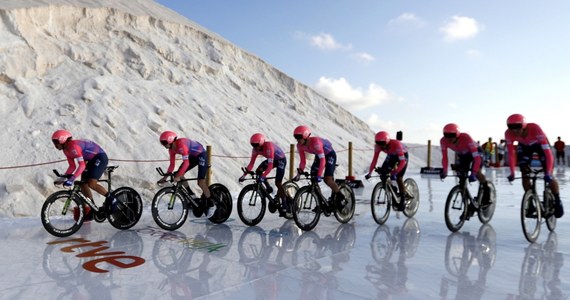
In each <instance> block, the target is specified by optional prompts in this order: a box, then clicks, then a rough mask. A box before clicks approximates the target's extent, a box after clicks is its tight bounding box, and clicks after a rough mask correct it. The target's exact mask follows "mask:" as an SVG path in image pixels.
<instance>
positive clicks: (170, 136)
mask: <svg viewBox="0 0 570 300" xmlns="http://www.w3.org/2000/svg"><path fill="white" fill-rule="evenodd" d="M176 138H177V137H176V133H174V132H172V131H165V132H163V133H162V134H161V135H160V143H161V144H162V145H163V146H166V145H170V144H172V143H174V141H175V140H176Z"/></svg>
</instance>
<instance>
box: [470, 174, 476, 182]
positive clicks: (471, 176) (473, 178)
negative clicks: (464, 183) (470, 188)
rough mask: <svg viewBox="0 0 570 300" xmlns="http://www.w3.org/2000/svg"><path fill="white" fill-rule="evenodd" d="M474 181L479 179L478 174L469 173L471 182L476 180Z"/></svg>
mask: <svg viewBox="0 0 570 300" xmlns="http://www.w3.org/2000/svg"><path fill="white" fill-rule="evenodd" d="M474 181H477V174H473V173H471V175H469V182H474Z"/></svg>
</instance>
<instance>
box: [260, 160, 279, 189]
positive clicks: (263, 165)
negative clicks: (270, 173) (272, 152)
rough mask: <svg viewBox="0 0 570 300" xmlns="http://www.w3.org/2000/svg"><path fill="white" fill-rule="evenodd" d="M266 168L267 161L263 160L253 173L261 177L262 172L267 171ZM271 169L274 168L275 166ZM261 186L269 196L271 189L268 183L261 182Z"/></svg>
mask: <svg viewBox="0 0 570 300" xmlns="http://www.w3.org/2000/svg"><path fill="white" fill-rule="evenodd" d="M268 166H269V161H267V160H264V161H263V162H262V163H260V164H259V166H258V167H257V169H255V173H256V174H257V175H258V176H261V174H263V172H265V170H267V167H268ZM273 167H275V165H274V166H273ZM263 184H264V185H265V189H266V190H267V193H269V194H271V193H273V188H272V187H271V185H270V184H269V182H267V180H266V181H265V182H263Z"/></svg>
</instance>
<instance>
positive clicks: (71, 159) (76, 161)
mask: <svg viewBox="0 0 570 300" xmlns="http://www.w3.org/2000/svg"><path fill="white" fill-rule="evenodd" d="M51 141H52V142H53V145H54V146H55V148H57V149H58V150H62V151H63V154H65V156H66V157H67V162H68V163H69V167H68V168H67V170H66V171H65V175H64V176H62V177H59V178H58V179H56V180H55V182H54V183H55V184H63V186H65V187H71V186H73V183H74V181H75V180H76V179H77V178H78V177H79V176H80V175H81V184H80V188H81V192H82V193H83V195H85V196H86V197H87V198H89V199H91V200H93V194H92V193H91V190H94V191H96V192H97V193H99V194H100V195H102V196H104V197H105V203H104V207H105V209H111V210H112V209H114V206H115V205H116V199H115V197H113V196H112V195H111V193H110V192H109V191H107V189H105V188H104V187H103V186H102V185H100V184H99V183H98V180H99V178H101V176H102V175H103V173H104V172H105V169H106V168H107V164H108V163H109V159H108V158H107V154H106V153H105V151H104V150H103V148H101V147H100V146H99V145H97V144H96V143H95V142H93V141H90V140H74V139H73V138H72V135H71V133H70V132H69V131H67V130H63V129H61V130H57V131H55V132H54V133H53V134H52V136H51ZM85 212H86V214H85V220H92V219H93V212H92V211H91V208H90V207H89V206H87V205H85ZM78 214H79V210H78V209H77V210H76V211H75V210H74V212H73V216H74V218H75V219H76V220H77V218H78Z"/></svg>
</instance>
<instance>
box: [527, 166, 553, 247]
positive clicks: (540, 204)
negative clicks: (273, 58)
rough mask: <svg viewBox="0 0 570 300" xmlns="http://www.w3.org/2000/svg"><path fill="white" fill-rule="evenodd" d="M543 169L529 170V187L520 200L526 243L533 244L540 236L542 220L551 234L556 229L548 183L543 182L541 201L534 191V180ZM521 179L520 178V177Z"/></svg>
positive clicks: (551, 195) (551, 194)
mask: <svg viewBox="0 0 570 300" xmlns="http://www.w3.org/2000/svg"><path fill="white" fill-rule="evenodd" d="M541 172H543V169H531V170H530V173H529V175H528V177H529V178H530V182H531V186H530V189H528V190H527V191H526V192H525V193H524V195H523V198H522V203H521V225H522V230H523V234H524V237H525V238H526V239H527V241H529V242H531V243H534V242H535V241H536V240H537V239H538V236H539V235H540V225H541V223H542V220H543V219H544V220H545V221H546V222H545V223H546V227H547V228H548V230H550V231H551V232H552V231H554V229H556V217H555V215H554V194H553V193H552V191H551V190H550V185H549V184H548V182H544V192H543V196H542V200H540V197H539V195H538V192H537V190H536V180H537V179H538V174H539V173H541ZM521 178H522V177H521Z"/></svg>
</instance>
